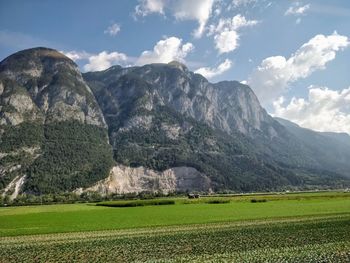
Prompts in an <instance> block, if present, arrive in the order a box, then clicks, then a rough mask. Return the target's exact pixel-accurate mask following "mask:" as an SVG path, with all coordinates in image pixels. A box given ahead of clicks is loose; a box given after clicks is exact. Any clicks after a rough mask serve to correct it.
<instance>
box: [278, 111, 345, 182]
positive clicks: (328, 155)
mask: <svg viewBox="0 0 350 263" xmlns="http://www.w3.org/2000/svg"><path fill="white" fill-rule="evenodd" d="M275 119H276V120H277V121H278V122H280V123H281V124H282V125H283V126H284V127H286V128H287V130H288V131H289V132H290V133H292V134H293V135H295V136H296V137H297V138H298V139H299V140H300V141H301V142H302V143H303V145H304V146H305V147H306V148H308V149H309V151H310V153H311V155H312V156H313V158H314V159H315V160H317V162H318V163H320V164H322V165H323V166H324V167H327V168H328V169H329V170H332V171H334V172H336V173H340V174H344V175H347V176H349V177H350V162H349V161H350V136H349V135H348V134H346V133H332V132H316V131H313V130H309V129H305V128H301V127H300V126H298V125H297V124H295V123H293V122H290V121H288V120H284V119H281V118H275Z"/></svg>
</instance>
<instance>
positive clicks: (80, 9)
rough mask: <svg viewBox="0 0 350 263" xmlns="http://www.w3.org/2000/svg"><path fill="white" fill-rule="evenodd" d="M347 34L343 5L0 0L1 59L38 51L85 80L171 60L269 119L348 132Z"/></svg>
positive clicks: (325, 1)
mask: <svg viewBox="0 0 350 263" xmlns="http://www.w3.org/2000/svg"><path fill="white" fill-rule="evenodd" d="M349 25H350V1H344V0H300V1H297V0H278V1H277V0H275V1H272V0H271V1H269V0H135V1H130V0H120V1H107V0H104V1H91V0H88V1H77V0H60V1H54V0H47V1H40V0H36V1H34V0H32V1H31V0H22V1H19V0H12V1H4V0H0V59H1V60H2V59H4V58H5V57H7V56H8V55H10V54H12V53H13V52H16V51H19V50H21V49H25V48H31V47H35V46H47V47H51V48H55V49H57V50H59V51H62V52H64V53H65V54H67V55H70V56H71V58H73V59H74V60H75V61H76V63H77V64H78V65H79V66H80V68H81V70H82V71H87V70H102V69H105V68H107V67H109V66H111V65H114V64H121V65H123V66H130V65H135V64H136V65H142V64H145V63H152V62H165V63H166V62H169V60H173V59H176V60H180V61H182V62H184V63H185V64H186V65H187V66H188V67H189V68H190V69H191V70H193V71H197V72H199V73H201V74H203V75H205V76H207V77H208V78H209V79H210V81H212V82H217V81H220V80H239V81H244V83H248V84H249V85H250V86H251V87H252V88H253V90H254V91H255V92H256V94H257V96H258V97H259V99H260V101H261V103H262V104H263V106H264V107H266V109H267V110H268V112H270V113H271V114H274V115H276V116H280V117H284V118H287V119H290V120H292V121H294V122H296V123H298V124H300V125H302V126H304V127H308V128H312V129H316V130H320V131H338V132H348V133H350V109H349V106H348V105H350V89H349V86H350V74H349V73H350V72H349V69H350V60H349V58H350V47H349V37H350V26H349ZM73 55H74V56H73ZM330 102H331V103H330ZM330 104H331V105H330Z"/></svg>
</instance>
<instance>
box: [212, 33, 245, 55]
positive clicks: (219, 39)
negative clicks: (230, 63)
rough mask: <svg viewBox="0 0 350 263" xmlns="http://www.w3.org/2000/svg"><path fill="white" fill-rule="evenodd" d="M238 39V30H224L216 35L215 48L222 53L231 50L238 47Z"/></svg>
mask: <svg viewBox="0 0 350 263" xmlns="http://www.w3.org/2000/svg"><path fill="white" fill-rule="evenodd" d="M238 40H239V36H238V34H237V32H236V31H223V32H221V33H219V34H217V35H215V37H214V41H215V48H216V49H217V50H218V51H219V53H220V54H222V53H227V52H231V51H233V50H235V49H236V48H237V47H238Z"/></svg>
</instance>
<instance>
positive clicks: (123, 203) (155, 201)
mask: <svg viewBox="0 0 350 263" xmlns="http://www.w3.org/2000/svg"><path fill="white" fill-rule="evenodd" d="M174 204H175V200H170V199H150V200H134V201H107V202H100V203H97V204H96V205H97V206H108V207H135V206H150V205H174Z"/></svg>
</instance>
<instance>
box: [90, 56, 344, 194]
mask: <svg viewBox="0 0 350 263" xmlns="http://www.w3.org/2000/svg"><path fill="white" fill-rule="evenodd" d="M83 77H84V79H85V80H86V81H87V83H88V84H89V86H90V87H91V89H92V91H93V93H94V94H95V97H96V99H97V101H98V103H99V105H100V107H101V109H102V112H103V114H104V116H105V119H106V122H107V125H108V127H109V134H110V143H111V145H112V146H113V149H114V157H115V160H116V161H117V162H118V163H121V164H124V165H126V166H132V167H140V166H143V167H147V168H150V169H154V170H158V171H163V170H165V169H169V168H171V167H177V166H182V165H185V166H190V167H195V168H196V169H197V170H198V171H200V172H202V173H203V174H206V175H207V176H208V177H209V179H210V180H211V184H212V187H213V190H214V191H220V190H235V191H249V190H263V189H281V188H282V187H283V186H292V187H293V186H295V187H298V186H303V187H308V186H310V187H320V186H336V185H339V186H341V185H342V183H343V182H344V181H347V180H348V179H346V178H344V176H345V175H347V172H346V170H347V168H346V167H345V166H344V165H343V166H342V168H343V169H342V170H340V169H339V171H334V170H333V169H331V168H332V167H331V166H330V167H327V166H326V165H325V164H324V163H323V162H322V160H321V159H319V158H315V157H314V156H313V154H314V152H313V151H311V149H310V148H309V147H307V145H305V143H304V141H303V140H301V139H300V138H298V137H297V136H296V135H295V134H293V133H292V132H290V131H288V129H287V128H286V127H285V126H284V125H282V124H281V123H279V122H278V121H277V120H275V119H273V118H272V117H271V116H270V115H268V114H267V113H266V111H265V110H264V109H263V108H262V107H261V106H260V103H259V101H258V99H257V98H256V96H255V94H254V93H253V91H252V90H251V89H250V88H249V87H248V86H247V85H243V84H241V83H239V82H236V81H223V82H219V83H215V84H213V83H210V82H208V81H207V80H206V79H205V78H203V77H202V76H201V75H198V74H195V73H193V72H190V71H189V70H188V69H187V68H186V66H184V65H182V64H180V63H178V62H171V63H169V64H151V65H145V66H142V67H130V68H122V67H120V66H114V67H111V68H109V69H107V70H105V71H100V72H89V73H86V74H83ZM322 151H327V148H324V149H323V150H322Z"/></svg>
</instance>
